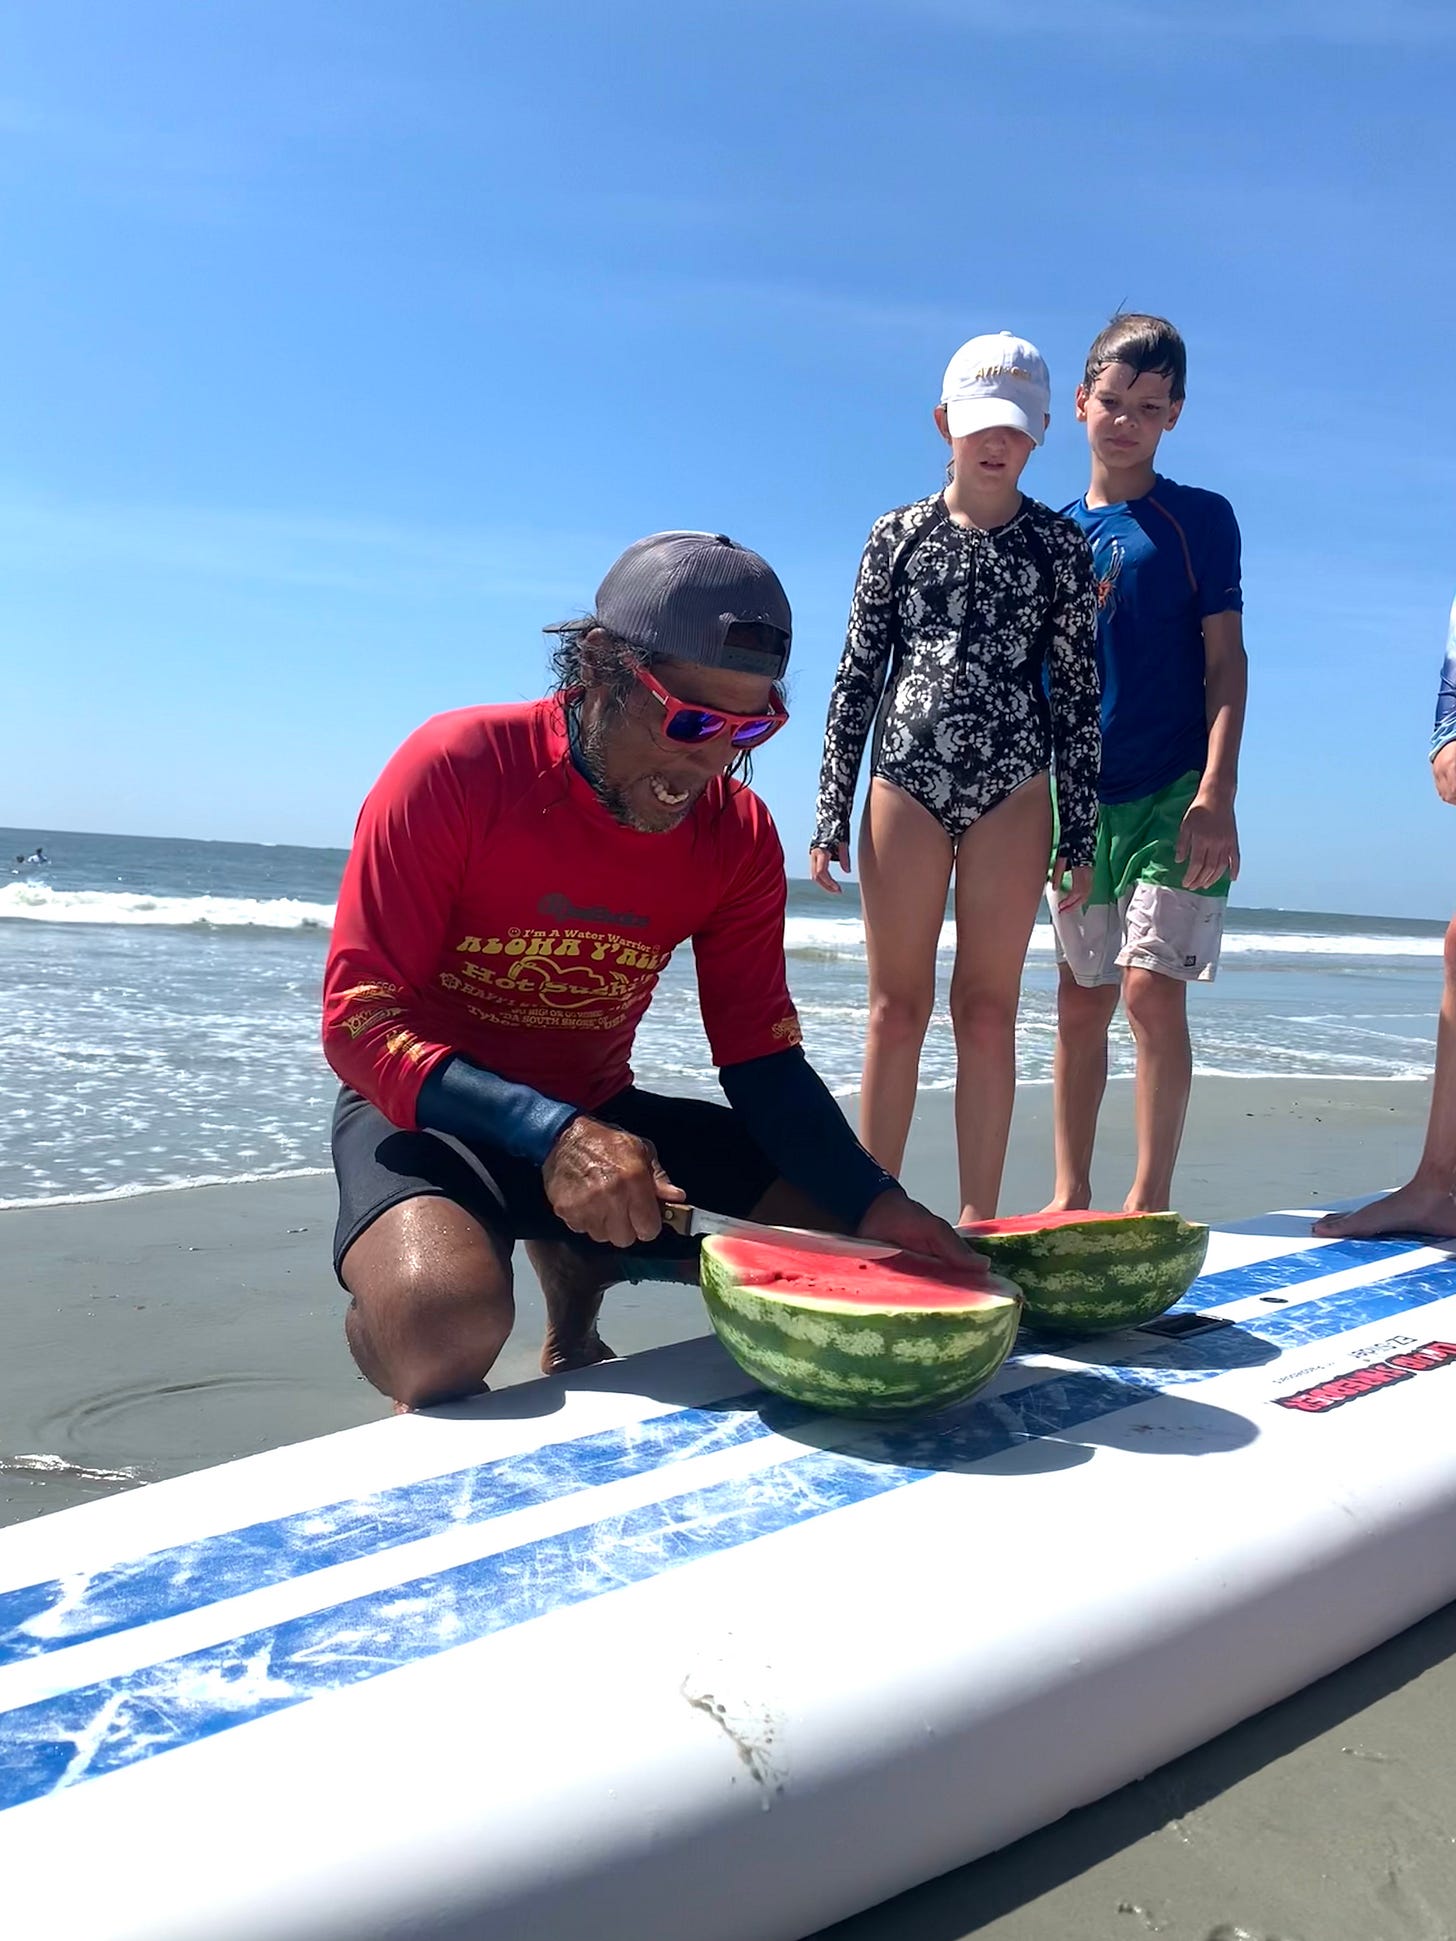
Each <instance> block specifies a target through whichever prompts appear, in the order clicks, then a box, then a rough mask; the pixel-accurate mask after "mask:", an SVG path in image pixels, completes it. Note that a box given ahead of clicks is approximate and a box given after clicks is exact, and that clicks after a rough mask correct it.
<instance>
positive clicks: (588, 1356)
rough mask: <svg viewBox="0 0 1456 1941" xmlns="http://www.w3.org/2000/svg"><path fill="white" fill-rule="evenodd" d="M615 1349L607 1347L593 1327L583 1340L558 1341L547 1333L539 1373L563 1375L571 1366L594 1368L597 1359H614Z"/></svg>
mask: <svg viewBox="0 0 1456 1941" xmlns="http://www.w3.org/2000/svg"><path fill="white" fill-rule="evenodd" d="M616 1359H617V1351H616V1349H615V1348H609V1347H608V1346H607V1344H606V1342H605V1341H603V1340H602V1338H601V1336H600V1335H599V1334H598V1333H597V1331H596V1329H595V1328H593V1329H592V1331H591V1334H590V1335H589V1336H588V1337H587V1338H586V1339H585V1340H584V1341H575V1342H570V1343H562V1342H558V1341H557V1340H556V1339H555V1337H554V1336H552V1335H548V1336H547V1337H546V1341H545V1344H544V1346H543V1347H542V1349H541V1373H542V1374H543V1375H565V1374H568V1373H569V1372H570V1371H571V1370H572V1369H573V1368H594V1367H595V1366H596V1364H597V1363H598V1362H599V1361H615V1360H616Z"/></svg>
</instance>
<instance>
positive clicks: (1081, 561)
mask: <svg viewBox="0 0 1456 1941" xmlns="http://www.w3.org/2000/svg"><path fill="white" fill-rule="evenodd" d="M1096 612H1097V609H1096V596H1095V592H1094V586H1093V577H1092V559H1091V555H1090V553H1089V551H1088V548H1087V542H1086V540H1085V539H1084V538H1083V537H1082V534H1081V532H1080V531H1079V530H1078V529H1077V527H1076V526H1075V525H1073V523H1072V521H1071V520H1070V519H1064V518H1063V517H1062V516H1061V514H1060V513H1057V512H1052V511H1051V510H1050V509H1049V508H1048V507H1046V506H1044V505H1041V504H1039V503H1038V502H1037V501H1036V500H1035V499H1023V500H1022V504H1021V510H1020V511H1019V512H1018V513H1017V515H1016V517H1015V518H1014V519H1011V520H1008V521H1007V523H1006V524H1005V525H1004V526H997V527H995V528H994V529H993V530H992V531H990V532H981V531H979V530H978V529H976V528H974V527H967V526H961V525H957V524H956V522H955V521H954V520H953V519H952V518H951V516H950V514H949V512H948V511H947V510H946V504H945V500H944V498H943V497H942V496H941V495H940V494H939V493H937V494H936V496H935V497H934V498H933V499H921V500H919V501H918V502H917V503H916V504H914V505H908V506H901V507H900V508H899V509H898V510H897V511H895V512H887V513H886V514H885V515H884V517H883V518H882V519H878V520H876V522H875V524H874V526H873V528H872V529H871V531H870V536H869V540H868V543H867V544H866V546H865V550H864V557H863V559H862V560H861V561H860V568H859V578H858V580H857V581H856V583H855V589H854V601H853V604H852V605H851V607H850V610H849V629H848V634H847V637H846V639H845V643H844V653H843V655H842V657H841V659H840V663H839V673H838V675H837V676H836V678H835V682H834V691H833V693H832V695H831V696H830V701H829V721H828V725H827V727H826V729H825V735H824V762H823V766H822V768H821V770H820V774H819V799H818V803H817V806H816V809H815V821H814V842H815V844H816V846H818V847H820V848H824V849H833V848H835V847H837V845H838V844H839V843H841V842H847V841H848V839H849V816H850V810H851V808H852V806H853V803H854V791H855V783H856V781H857V779H858V776H859V768H860V761H861V759H862V757H863V754H864V745H865V740H866V737H867V736H868V734H869V731H870V725H871V723H872V722H873V723H874V728H875V734H874V747H873V751H872V754H871V772H872V773H873V774H875V775H877V776H881V777H882V778H883V779H884V780H885V781H887V782H893V783H894V784H895V786H896V787H897V788H900V789H903V790H904V791H905V793H906V794H907V795H909V796H913V797H914V799H915V800H916V801H917V802H919V803H920V804H921V805H922V806H923V807H924V808H926V809H928V810H929V811H930V813H931V814H932V815H933V816H934V817H935V819H936V821H937V822H939V823H940V824H941V826H942V828H944V830H945V831H946V833H947V835H948V836H949V837H950V839H951V841H952V842H959V840H960V838H961V837H962V836H963V835H964V834H965V832H966V830H967V829H969V828H970V826H971V824H972V823H973V822H975V821H977V820H978V819H979V818H980V817H981V816H983V815H985V814H986V812H987V811H988V810H989V809H994V808H995V807H996V805H997V803H998V802H1004V801H1005V799H1006V797H1007V796H1008V795H1010V794H1011V792H1012V791H1013V789H1017V788H1020V786H1021V785H1022V783H1023V782H1027V781H1029V780H1030V779H1031V778H1032V776H1034V775H1039V774H1041V772H1042V771H1043V770H1044V769H1047V768H1051V767H1055V770H1056V781H1057V810H1058V817H1059V822H1060V839H1059V843H1058V847H1059V849H1060V852H1061V854H1062V856H1063V857H1064V859H1065V860H1066V862H1067V863H1068V864H1069V865H1070V864H1073V863H1090V862H1091V861H1092V849H1093V841H1094V838H1095V834H1096V828H1097V773H1098V768H1099V765H1100V762H1101V754H1102V737H1101V730H1100V726H1099V719H1098V717H1099V710H1100V706H1101V688H1100V683H1099V681H1098V676H1097V655H1096V644H1097V636H1096V625H1097V621H1096Z"/></svg>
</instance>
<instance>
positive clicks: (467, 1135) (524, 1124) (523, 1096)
mask: <svg viewBox="0 0 1456 1941" xmlns="http://www.w3.org/2000/svg"><path fill="white" fill-rule="evenodd" d="M578 1111H579V1108H578V1107H576V1106H574V1105H564V1104H563V1103H562V1102H561V1100H560V1099H552V1098H548V1097H547V1096H546V1094H545V1093H544V1092H537V1091H533V1090H532V1088H531V1087H530V1086H529V1085H516V1084H513V1083H512V1082H511V1080H510V1079H508V1078H501V1077H500V1076H499V1075H498V1074H497V1073H495V1072H488V1071H486V1070H485V1068H484V1066H482V1065H472V1064H471V1062H470V1060H469V1059H468V1058H462V1057H460V1055H459V1054H458V1053H457V1054H456V1055H455V1056H454V1057H453V1058H447V1059H446V1060H445V1061H444V1063H443V1064H440V1065H437V1066H436V1067H435V1069H434V1070H433V1071H432V1072H431V1073H430V1075H429V1077H428V1078H427V1079H426V1080H425V1082H424V1084H423V1085H422V1086H421V1087H420V1091H419V1097H418V1099H417V1100H416V1101H415V1123H416V1125H419V1126H423V1127H425V1128H426V1129H427V1130H429V1131H431V1132H448V1133H449V1134H450V1135H451V1136H452V1137H453V1138H456V1139H469V1140H472V1141H481V1142H483V1143H484V1144H486V1145H491V1146H501V1147H503V1148H504V1149H505V1151H507V1152H508V1153H513V1154H514V1155H515V1156H516V1158H517V1159H529V1160H530V1161H532V1163H533V1164H534V1165H537V1166H544V1165H545V1163H546V1158H547V1155H548V1154H549V1152H550V1151H551V1148H552V1147H553V1146H554V1145H555V1144H556V1141H557V1140H558V1139H559V1138H560V1137H561V1134H562V1133H563V1132H564V1131H565V1130H566V1128H567V1126H569V1125H570V1124H571V1122H572V1120H573V1119H574V1118H576V1117H577V1116H578Z"/></svg>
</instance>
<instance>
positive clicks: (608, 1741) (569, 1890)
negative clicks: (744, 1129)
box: [0, 1214, 1456, 1941]
mask: <svg viewBox="0 0 1456 1941" xmlns="http://www.w3.org/2000/svg"><path fill="white" fill-rule="evenodd" d="M1309 1217H1310V1216H1309V1215H1308V1214H1288V1215H1271V1216H1269V1217H1268V1218H1267V1219H1266V1220H1263V1221H1259V1222H1255V1223H1253V1224H1252V1225H1250V1226H1248V1227H1245V1228H1242V1229H1239V1230H1237V1231H1231V1232H1226V1233H1219V1234H1217V1235H1215V1236H1214V1240H1213V1244H1212V1246H1211V1248H1210V1253H1209V1262H1208V1268H1207V1271H1206V1273H1205V1274H1204V1276H1203V1278H1202V1279H1201V1280H1200V1281H1199V1282H1198V1283H1197V1284H1196V1286H1195V1287H1194V1289H1193V1290H1192V1293H1191V1294H1190V1296H1189V1297H1188V1299H1187V1300H1185V1301H1184V1302H1183V1303H1181V1304H1180V1307H1179V1309H1178V1310H1176V1311H1175V1312H1174V1314H1173V1315H1171V1316H1169V1317H1165V1319H1164V1321H1162V1322H1160V1323H1156V1324H1154V1326H1153V1327H1152V1328H1150V1329H1143V1330H1134V1331H1131V1332H1128V1333H1124V1334H1120V1335H1116V1336H1103V1337H1100V1338H1097V1339H1087V1340H1085V1341H1080V1342H1071V1343H1068V1342H1065V1341H1064V1342H1062V1343H1061V1344H1059V1345H1056V1346H1051V1345H1048V1344H1045V1343H1038V1342H1024V1343H1023V1346H1022V1350H1021V1352H1019V1353H1018V1354H1017V1355H1016V1356H1015V1357H1014V1358H1013V1360H1012V1361H1010V1362H1008V1364H1007V1365H1006V1367H1005V1368H1004V1369H1003V1370H1002V1372H1001V1374H1000V1376H999V1377H998V1378H997V1380H996V1382H995V1384H994V1385H993V1386H992V1387H991V1388H990V1389H988V1390H986V1391H985V1392H984V1393H983V1394H982V1395H981V1396H979V1397H977V1398H976V1399H975V1400H973V1401H972V1402H970V1403H968V1404H965V1405H963V1406H962V1407H960V1408H958V1409H955V1410H951V1411H948V1412H946V1413H945V1414H943V1415H941V1416H938V1417H935V1418H932V1419H929V1420H926V1421H920V1422H912V1423H909V1424H906V1425H905V1426H903V1427H875V1428H870V1427H866V1426H864V1425H862V1424H858V1425H857V1424H853V1423H849V1422H846V1421H842V1420H836V1419H833V1418H828V1417H824V1416H815V1415H813V1414H811V1413H810V1412H809V1411H807V1410H804V1409H800V1408H797V1407H794V1406H792V1405H790V1404H787V1403H783V1402H779V1401H775V1400H774V1399H772V1398H769V1397H766V1396H764V1395H763V1394H762V1392H761V1391H756V1390H754V1389H753V1388H752V1387H751V1385H750V1384H749V1383H748V1382H747V1381H746V1380H745V1379H744V1378H743V1376H742V1375H741V1374H740V1373H739V1372H738V1370H737V1369H736V1368H735V1367H734V1365H733V1364H732V1363H731V1362H730V1361H729V1360H728V1359H727V1357H726V1356H725V1355H724V1354H723V1353H722V1352H721V1351H720V1350H719V1349H718V1347H717V1346H716V1344H715V1343H713V1342H712V1341H708V1340H705V1341H702V1342H695V1343H689V1344H687V1345H684V1346H680V1347H674V1348H667V1349H661V1350H656V1351H654V1352H652V1353H648V1354H642V1355H637V1356H633V1357H631V1358H629V1359H627V1360H624V1361H621V1362H618V1363H616V1364H613V1365H611V1366H609V1367H607V1368H604V1369H600V1370H593V1371H591V1372H590V1373H588V1374H585V1375H576V1376H572V1377H570V1378H567V1379H566V1380H564V1381H563V1380H553V1381H540V1382H533V1383H530V1384H528V1385H526V1386H523V1387H521V1388H516V1389H509V1390H505V1391H502V1392H501V1393H499V1394H496V1395H494V1396H491V1397H489V1398H483V1399H482V1400H481V1401H480V1402H479V1403H474V1404H471V1405H469V1406H461V1407H458V1408H454V1409H448V1410H442V1411H438V1412H436V1413H433V1414H430V1415H423V1416H411V1417H401V1418H396V1419H393V1420H388V1421H383V1422H379V1423H376V1424H372V1425H370V1426H368V1427H365V1428H360V1429H352V1430H348V1431H346V1432H344V1433H342V1434H338V1435H332V1436H326V1437H324V1438H322V1439H320V1440H318V1441H315V1442H310V1443H304V1444H301V1445H298V1446H296V1447H292V1448H287V1449H280V1450H277V1451H274V1452H272V1453H270V1454H267V1455H262V1456H255V1457H252V1458H250V1459H248V1460H246V1461H242V1462H235V1463H229V1464H227V1465H225V1466H223V1467H221V1468H218V1469H213V1470H210V1471H206V1472H203V1473H200V1474H197V1475H194V1476H188V1477H183V1478H180V1479H178V1480H176V1481H173V1482H166V1483H160V1484H155V1485H153V1486H151V1487H149V1488H146V1489H143V1490H140V1491H137V1492H136V1493H134V1494H131V1495H124V1496H119V1497H114V1498H111V1499H109V1500H107V1501H104V1502H99V1503H93V1504H88V1505H86V1506H84V1507H81V1508H77V1509H71V1510H66V1511H63V1512H61V1513H59V1514H57V1515H55V1516H50V1517H45V1518H42V1519H40V1520H38V1521H36V1522H34V1523H30V1524H26V1525H23V1526H21V1527H19V1528H16V1529H12V1530H8V1531H0V1881H3V1883H4V1906H5V1910H6V1916H7V1920H6V1927H7V1931H11V1932H14V1933H15V1934H16V1935H17V1936H24V1937H25V1941H81V1938H82V1937H84V1941H202V1937H204V1936H205V1937H207V1941H382V1937H402V1936H405V1935H409V1936H416V1935H419V1936H425V1935H428V1936H430V1937H432V1941H465V1937H486V1936H488V1937H491V1941H507V1938H510V1937H516V1936H520V1937H525V1936H527V1935H530V1936H533V1937H550V1941H682V1938H683V1937H685V1936H692V1937H694V1941H795V1938H796V1937H802V1936H805V1935H808V1934H811V1933H812V1932H813V1931H815V1930H816V1929H818V1928H820V1927H822V1926H824V1925H826V1924H827V1923H829V1922H832V1921H834V1920H837V1919H840V1918H842V1917H844V1916H846V1915H849V1914H851V1913H853V1912H855V1911H857V1910H859V1909H862V1908H864V1907H867V1906H870V1905H872V1904H874V1903H875V1902H878V1901H880V1900H883V1899H885V1898H887V1897H888V1896H890V1895H892V1894H895V1893H897V1892H899V1891H900V1890H902V1889H904V1888H907V1887H910V1886H912V1885H914V1884H915V1883H917V1882H920V1881H923V1880H925V1879H928V1878H929V1877H931V1876H933V1875H935V1874H938V1873H941V1872H944V1871H945V1870H947V1869H949V1868H951V1867H954V1866H957V1865H959V1864H961V1863H963V1862H965V1861H968V1860H971V1859H973V1858H975V1857H976V1856H977V1855H980V1854H983V1853H986V1852H988V1851H990V1850H992V1849H994V1848H996V1847H999V1846H1001V1845H1004V1844H1005V1843H1007V1842H1009V1841H1011V1840H1014V1839H1017V1838H1018V1837H1020V1836H1021V1835H1022V1834H1025V1833H1027V1832H1030V1831H1031V1830H1033V1829H1034V1828H1036V1827H1039V1826H1043V1825H1045V1824H1046V1823H1047V1822H1049V1821H1051V1820H1054V1819H1056V1818H1057V1817H1059V1816H1060V1815H1061V1814H1063V1813H1065V1812H1067V1811H1068V1810H1069V1809H1070V1808H1072V1807H1075V1806H1078V1805H1080V1804H1083V1803H1085V1802H1087V1801H1089V1800H1092V1799H1095V1798H1097V1797H1099V1796H1101V1795H1103V1794H1105V1793H1107V1792H1109V1791H1111V1790H1112V1789H1114V1788H1115V1787H1117V1786H1120V1785H1122V1784H1124V1783H1125V1782H1126V1781H1128V1780H1130V1779H1132V1778H1134V1777H1136V1776H1137V1775H1139V1774H1141V1773H1144V1772H1147V1771H1148V1770H1150V1769H1151V1768H1153V1767H1154V1766H1157V1765H1159V1764H1160V1763H1162V1762H1163V1761H1165V1760H1167V1759H1169V1758H1172V1757H1173V1756H1175V1755H1176V1754H1178V1753H1181V1752H1184V1751H1186V1750H1187V1749H1189V1748H1190V1747H1192V1746H1194V1745H1197V1744H1199V1743H1201V1742H1202V1741H1204V1740H1206V1739H1208V1738H1210V1737H1212V1736H1213V1735H1214V1734H1216V1733H1218V1732H1220V1731H1222V1730H1223V1729H1224V1728H1225V1727H1227V1726H1230V1725H1232V1724H1234V1723H1235V1722H1236V1721H1238V1720H1240V1719H1242V1718H1245V1717H1247V1716H1248V1715H1250V1714H1251V1713H1253V1712H1255V1711H1258V1710H1259V1709H1261V1708H1262V1707H1264V1706H1266V1705H1269V1704H1271V1703H1272V1702H1273V1701H1275V1700H1277V1699H1279V1698H1281V1697H1284V1696H1285V1695H1286V1694H1288V1693H1290V1692H1292V1691H1294V1690H1296V1689H1298V1688H1299V1687H1300V1686H1302V1685H1305V1684H1307V1683H1308V1682H1309V1681H1311V1680H1312V1679H1315V1678H1317V1677H1319V1676H1321V1675H1322V1674H1323V1673H1325V1672H1327V1671H1330V1670H1331V1669H1333V1668H1334V1667H1336V1666H1338V1665H1341V1664H1343V1663H1345V1662H1347V1661H1348V1660H1349V1659H1351V1658H1352V1657H1354V1656H1356V1655H1357V1654H1358V1653H1360V1652H1362V1651H1364V1650H1366V1649H1368V1648H1369V1647H1371V1646H1373V1645H1375V1644H1377V1643H1379V1642H1381V1641H1382V1640H1384V1639H1385V1638H1387V1637H1389V1636H1391V1635H1392V1634H1394V1633H1395V1632H1397V1631H1399V1630H1401V1629H1402V1628H1403V1627H1405V1626H1406V1625H1409V1624H1411V1623H1413V1622H1414V1621H1415V1620H1417V1619H1419V1618H1421V1617H1422V1616H1424V1615H1426V1614H1427V1613H1428V1612H1430V1611H1432V1610H1434V1609H1435V1608H1437V1607H1438V1606H1439V1605H1441V1604H1442V1603H1444V1602H1445V1601H1447V1600H1448V1599H1450V1598H1451V1597H1453V1596H1456V1439H1453V1437H1452V1435H1451V1430H1450V1425H1451V1420H1452V1411H1453V1407H1456V1259H1453V1258H1452V1256H1451V1254H1450V1253H1449V1252H1447V1251H1446V1250H1444V1249H1442V1248H1433V1247H1426V1246H1422V1245H1420V1244H1418V1243H1416V1242H1414V1241H1383V1242H1364V1243H1357V1242H1325V1243H1321V1242H1316V1241H1313V1240H1311V1239H1310V1237H1309V1231H1308V1227H1309ZM684 1298H685V1299H691V1298H692V1295H691V1293H690V1292H689V1291H685V1292H684Z"/></svg>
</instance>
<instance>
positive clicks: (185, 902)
mask: <svg viewBox="0 0 1456 1941" xmlns="http://www.w3.org/2000/svg"><path fill="white" fill-rule="evenodd" d="M5 917H9V918H12V919H13V918H20V919H22V920H28V921H30V922H32V923H107V924H147V925H150V926H152V927H155V928H170V929H189V930H327V929H329V928H330V927H331V926H332V924H333V921H334V906H333V904H332V903H304V902H301V901H300V900H299V899H298V898H297V897H291V896H278V897H251V896H147V895H146V894H144V893H143V892H141V891H139V890H53V889H51V888H50V886H49V885H48V884H46V883H6V884H4V885H3V886H0V918H5Z"/></svg>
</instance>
